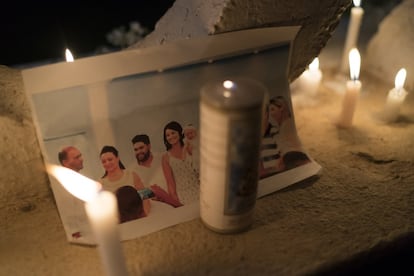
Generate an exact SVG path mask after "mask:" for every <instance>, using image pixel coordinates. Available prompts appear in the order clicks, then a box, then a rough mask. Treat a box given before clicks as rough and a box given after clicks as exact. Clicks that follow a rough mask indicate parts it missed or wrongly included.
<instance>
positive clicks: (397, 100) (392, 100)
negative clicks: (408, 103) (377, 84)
mask: <svg viewBox="0 0 414 276" xmlns="http://www.w3.org/2000/svg"><path fill="white" fill-rule="evenodd" d="M406 76H407V71H406V70H405V69H404V68H401V69H400V70H399V71H398V73H397V75H396V76H395V87H394V88H393V89H391V90H390V91H389V92H388V97H387V101H386V102H385V107H384V112H383V115H384V117H383V118H384V120H385V121H387V122H393V121H395V120H396V119H397V118H398V115H399V113H400V107H401V105H402V103H403V102H404V99H405V97H406V96H407V91H405V89H404V82H405V78H406Z"/></svg>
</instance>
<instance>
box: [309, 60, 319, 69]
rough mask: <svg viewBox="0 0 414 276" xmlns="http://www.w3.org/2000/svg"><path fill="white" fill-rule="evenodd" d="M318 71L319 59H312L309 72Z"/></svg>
mask: <svg viewBox="0 0 414 276" xmlns="http://www.w3.org/2000/svg"><path fill="white" fill-rule="evenodd" d="M318 69H319V58H317V57H316V58H314V59H313V61H312V62H311V64H309V70H310V71H317V70H318Z"/></svg>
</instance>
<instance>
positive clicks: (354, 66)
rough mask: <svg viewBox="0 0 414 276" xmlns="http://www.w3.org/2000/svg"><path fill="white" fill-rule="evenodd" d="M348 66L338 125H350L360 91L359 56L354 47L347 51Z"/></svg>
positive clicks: (345, 126)
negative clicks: (348, 74)
mask: <svg viewBox="0 0 414 276" xmlns="http://www.w3.org/2000/svg"><path fill="white" fill-rule="evenodd" d="M349 67H350V70H349V71H350V76H351V80H349V81H347V83H346V92H345V95H344V98H343V101H342V110H341V113H340V115H339V119H338V121H337V125H338V126H339V127H344V128H347V127H350V126H352V120H353V117H354V113H355V108H356V105H357V102H358V98H359V94H360V91H361V82H360V81H359V80H358V78H359V71H360V67H361V56H360V54H359V52H358V50H357V49H356V48H353V49H352V50H351V51H350V52H349Z"/></svg>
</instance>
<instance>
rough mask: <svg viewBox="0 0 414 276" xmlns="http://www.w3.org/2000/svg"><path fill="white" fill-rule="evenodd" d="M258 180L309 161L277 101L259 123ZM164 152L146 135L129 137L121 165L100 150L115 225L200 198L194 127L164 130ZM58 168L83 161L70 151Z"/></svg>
mask: <svg viewBox="0 0 414 276" xmlns="http://www.w3.org/2000/svg"><path fill="white" fill-rule="evenodd" d="M262 124H263V125H262V130H263V131H262V148H261V156H260V164H258V165H259V172H260V173H259V175H260V178H266V177H269V176H272V175H274V174H277V173H280V172H283V171H286V170H289V169H292V168H295V167H297V166H301V165H303V164H306V163H308V162H310V159H309V158H308V156H307V155H306V154H305V153H304V152H303V151H302V146H301V143H300V140H299V137H298V135H297V132H296V127H295V123H294V120H293V116H292V112H291V110H290V107H289V104H288V102H287V101H286V99H285V98H284V97H282V96H276V97H273V98H271V99H270V100H269V101H268V102H267V103H266V106H265V109H264V114H263V121H262ZM162 135H163V143H164V146H165V150H164V151H160V152H156V151H153V150H152V147H151V140H150V137H149V136H148V135H147V134H138V135H135V136H134V137H132V138H131V140H130V141H131V146H132V150H133V152H134V154H135V160H134V162H132V164H129V165H128V166H125V165H124V164H123V163H122V161H121V157H120V156H119V152H118V150H117V148H116V147H115V146H114V145H105V146H103V147H102V148H101V151H100V154H99V158H100V163H101V166H102V168H103V174H102V176H101V177H100V178H99V179H97V181H99V182H100V183H101V184H102V187H103V189H104V190H107V191H111V192H113V193H114V194H115V195H116V197H117V200H118V207H119V208H118V209H119V215H120V222H121V223H123V222H127V221H130V220H134V219H138V218H142V217H146V216H148V215H149V214H151V213H154V212H163V211H165V210H167V209H171V208H177V207H180V206H183V205H186V204H189V203H191V202H195V201H197V200H198V198H199V181H200V180H199V179H200V178H199V144H198V143H199V137H198V131H197V129H196V127H194V126H193V125H186V126H185V127H183V126H182V125H181V124H180V123H179V122H177V121H170V122H168V123H167V124H166V125H165V126H164V128H163V132H162ZM58 159H59V162H60V163H61V165H62V166H65V167H67V168H70V169H72V170H74V171H76V172H79V173H81V170H82V169H83V156H82V153H81V152H80V150H79V149H78V148H76V147H75V146H67V147H65V148H63V149H62V150H61V151H60V152H59V153H58Z"/></svg>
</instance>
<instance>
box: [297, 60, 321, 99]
mask: <svg viewBox="0 0 414 276" xmlns="http://www.w3.org/2000/svg"><path fill="white" fill-rule="evenodd" d="M300 78H301V79H300V86H301V88H300V90H302V91H303V92H304V93H306V94H307V95H308V96H315V94H316V93H317V92H318V88H319V85H320V83H321V80H322V72H321V70H320V69H319V58H317V57H316V58H314V59H313V61H312V62H311V64H309V67H308V69H306V70H305V71H304V72H303V73H302V75H301V77H300Z"/></svg>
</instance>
